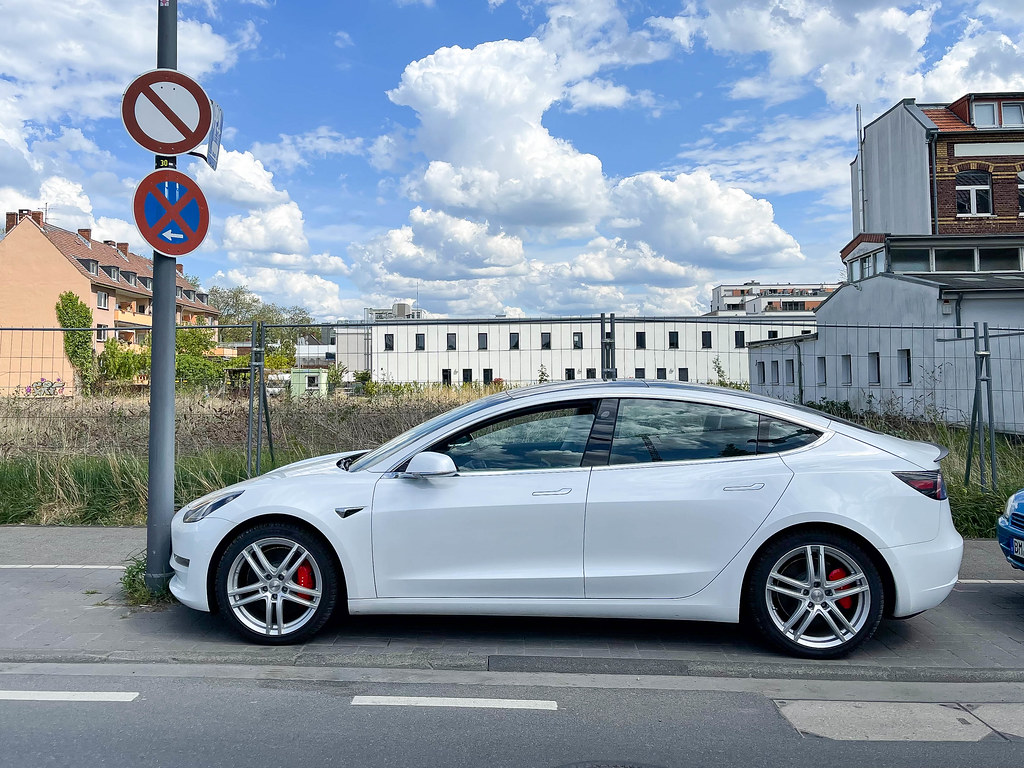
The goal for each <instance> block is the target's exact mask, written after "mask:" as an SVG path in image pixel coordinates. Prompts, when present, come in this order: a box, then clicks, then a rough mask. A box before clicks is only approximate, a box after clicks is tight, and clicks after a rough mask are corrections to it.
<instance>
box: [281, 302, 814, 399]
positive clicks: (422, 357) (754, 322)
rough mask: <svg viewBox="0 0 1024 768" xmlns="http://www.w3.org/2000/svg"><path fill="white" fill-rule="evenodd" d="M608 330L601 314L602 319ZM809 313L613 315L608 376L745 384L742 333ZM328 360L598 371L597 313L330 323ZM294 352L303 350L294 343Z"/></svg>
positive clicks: (401, 368)
mask: <svg viewBox="0 0 1024 768" xmlns="http://www.w3.org/2000/svg"><path fill="white" fill-rule="evenodd" d="M607 330H608V332H610V331H611V318H610V317H609V318H608V326H607ZM813 331H814V321H813V318H807V317H799V316H797V317H794V316H787V315H786V313H782V312H778V313H773V314H772V316H770V317H763V316H762V317H756V316H755V317H743V318H719V317H707V316H702V317H666V318H650V317H630V318H621V317H619V318H615V321H614V334H615V338H614V341H615V367H616V369H617V372H618V378H620V379H625V378H641V379H642V378H649V379H667V380H672V381H693V382H706V381H714V380H717V379H718V374H717V372H716V369H715V361H716V360H717V361H718V362H719V363H720V365H721V368H722V370H723V372H724V375H725V377H726V378H728V379H729V380H731V381H738V382H749V380H750V371H749V361H748V355H747V349H746V346H747V344H748V343H750V342H752V341H761V340H766V339H775V338H779V337H782V336H792V335H797V336H799V335H804V334H811V333H813ZM331 337H333V338H328V339H325V340H327V341H330V342H331V344H330V347H331V348H333V351H334V354H333V357H334V361H335V362H337V363H339V364H341V365H344V366H345V368H346V369H347V374H346V378H348V379H351V378H352V376H353V374H354V373H355V372H357V371H370V372H371V375H372V377H373V379H374V380H375V381H391V382H396V383H405V382H416V383H421V384H451V385H459V384H462V383H464V382H478V383H491V382H493V381H496V380H498V379H500V380H502V381H503V382H505V383H508V384H527V383H533V382H536V381H538V380H540V379H541V378H545V377H546V378H547V379H550V380H552V381H556V380H568V379H585V378H592V379H593V378H601V346H602V344H601V341H602V339H601V318H600V317H599V316H598V317H552V318H535V319H521V318H506V317H498V318H487V319H451V318H444V319H429V320H427V319H418V320H413V319H410V320H397V319H396V320H378V321H376V322H374V323H370V324H364V325H348V326H335V327H332V328H331ZM298 354H299V356H300V357H303V359H308V355H306V354H305V353H304V351H303V350H302V349H301V348H300V350H299V352H298Z"/></svg>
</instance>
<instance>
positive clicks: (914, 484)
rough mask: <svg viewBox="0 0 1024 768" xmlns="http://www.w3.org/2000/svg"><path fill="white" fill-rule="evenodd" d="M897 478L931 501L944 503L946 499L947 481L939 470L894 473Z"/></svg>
mask: <svg viewBox="0 0 1024 768" xmlns="http://www.w3.org/2000/svg"><path fill="white" fill-rule="evenodd" d="M893 474H894V475H896V477H898V478H899V479H900V480H902V481H903V482H904V483H906V484H907V485H909V486H910V487H911V488H913V489H914V490H915V491H918V492H920V493H923V494H924V495H925V496H927V497H928V498H929V499H935V500H936V501H942V500H943V499H944V498H946V481H945V480H943V479H942V473H941V472H939V471H938V470H934V471H932V472H893Z"/></svg>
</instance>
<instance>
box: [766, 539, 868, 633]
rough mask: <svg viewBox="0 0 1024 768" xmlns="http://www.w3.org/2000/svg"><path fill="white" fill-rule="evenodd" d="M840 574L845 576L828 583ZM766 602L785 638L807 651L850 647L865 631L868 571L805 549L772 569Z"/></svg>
mask: <svg viewBox="0 0 1024 768" xmlns="http://www.w3.org/2000/svg"><path fill="white" fill-rule="evenodd" d="M837 569H838V570H842V571H845V574H846V575H844V576H841V577H837V578H835V579H829V576H830V575H831V574H834V573H835V571H836V570H837ZM764 599H765V601H766V604H767V607H768V615H769V616H770V617H771V620H772V622H773V623H774V624H775V627H776V629H778V630H779V631H780V632H781V633H782V635H783V636H784V637H785V638H787V639H788V640H791V641H792V642H794V643H796V644H798V645H801V646H803V647H805V648H812V649H827V648H836V647H838V646H841V645H844V644H845V643H848V642H849V641H850V640H852V639H853V638H854V637H855V636H856V635H857V633H858V632H860V631H861V629H863V628H864V625H865V624H866V623H867V620H868V614H869V613H870V612H871V599H872V598H871V587H870V585H869V583H868V577H867V575H866V574H865V573H864V569H863V568H861V566H860V565H859V564H858V563H857V561H856V560H854V559H853V558H852V557H850V555H849V554H847V553H846V552H843V551H842V550H840V549H837V548H836V547H832V546H828V545H824V544H805V545H803V546H800V547H796V548H794V549H791V550H790V551H789V552H787V553H786V554H784V555H783V556H782V557H780V558H779V559H778V561H777V562H776V563H775V565H773V566H772V569H771V572H770V573H769V575H768V581H767V583H766V585H765V591H764ZM841 601H842V602H841ZM844 604H845V607H844Z"/></svg>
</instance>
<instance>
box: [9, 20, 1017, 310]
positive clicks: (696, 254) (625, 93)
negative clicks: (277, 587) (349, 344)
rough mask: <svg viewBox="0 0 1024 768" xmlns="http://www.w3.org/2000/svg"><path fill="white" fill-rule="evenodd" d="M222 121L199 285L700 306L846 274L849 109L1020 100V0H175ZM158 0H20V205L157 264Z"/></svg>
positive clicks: (487, 301) (586, 305)
mask: <svg viewBox="0 0 1024 768" xmlns="http://www.w3.org/2000/svg"><path fill="white" fill-rule="evenodd" d="M178 12H179V13H178V15H179V27H178V36H179V56H178V68H179V69H180V70H181V71H183V72H185V73H186V74H189V75H191V76H192V77H194V78H196V79H197V80H198V81H199V82H200V83H201V84H202V85H203V87H204V88H205V90H206V92H207V94H208V95H209V96H210V98H212V99H213V100H215V101H216V102H218V103H219V104H220V105H221V107H222V108H223V110H224V126H225V128H224V139H223V148H222V150H221V156H220V164H219V167H218V169H217V170H216V171H212V170H211V169H210V168H209V167H207V166H206V165H205V164H204V163H203V162H202V161H200V160H197V159H194V158H189V157H182V158H180V159H179V163H178V168H179V170H182V171H183V172H185V173H187V174H189V175H190V176H192V177H193V178H194V179H195V180H196V181H197V183H198V184H199V186H200V187H201V188H202V190H203V191H204V193H205V194H206V197H207V199H208V200H209V202H210V209H211V218H212V222H211V226H210V232H209V235H208V236H207V238H206V240H205V242H204V243H203V244H202V245H201V246H200V248H199V249H198V250H196V251H195V252H193V253H192V254H189V255H187V256H184V257H182V258H181V259H179V262H180V263H181V264H182V265H183V266H184V268H185V270H186V272H188V273H189V274H191V275H196V276H198V277H199V278H201V280H202V283H203V285H204V286H205V287H206V288H209V287H211V286H213V285H220V286H224V287H231V286H235V285H246V286H248V287H249V288H250V289H251V290H253V291H254V292H255V293H257V294H258V295H260V296H261V297H262V298H263V299H264V300H266V301H273V302H276V303H279V304H283V305H286V306H287V305H294V304H299V305H303V306H305V307H306V308H307V309H309V310H310V311H311V312H312V313H313V314H314V316H316V317H317V318H318V319H321V320H327V321H331V320H343V319H359V318H361V316H362V310H363V308H364V307H367V306H374V307H388V306H390V305H391V304H392V303H393V302H395V301H414V302H415V303H416V304H417V305H418V306H420V307H421V308H423V309H424V310H425V311H426V312H427V313H428V314H429V315H431V316H445V315H447V316H452V317H474V316H475V317H489V316H494V315H502V314H504V315H508V316H519V317H522V316H540V315H580V314H582V315H590V314H595V313H600V312H617V313H620V314H625V315H686V314H694V313H699V312H703V311H706V310H707V307H708V303H709V299H710V291H711V287H712V286H714V285H716V284H719V283H723V282H734V281H746V280H755V279H756V280H760V281H762V282H804V281H836V280H838V279H840V275H841V270H840V267H841V263H840V260H839V255H838V253H839V250H840V248H842V247H843V246H844V245H845V244H846V243H847V242H848V241H849V239H850V238H851V236H852V231H851V227H852V225H851V221H852V216H851V210H850V208H851V203H850V181H849V176H850V171H849V164H850V162H851V160H852V159H853V157H854V155H855V154H856V143H857V130H856V116H855V108H856V105H857V104H860V105H861V106H862V108H863V110H864V116H865V122H867V121H870V120H871V119H873V118H874V117H877V116H878V115H880V114H882V113H883V112H884V111H885V110H887V109H888V108H889V107H891V106H892V105H893V104H895V103H897V102H898V101H899V100H901V99H904V98H914V99H916V100H917V101H918V103H936V102H949V101H952V100H954V99H956V98H957V97H959V96H961V95H963V94H964V93H968V92H972V91H976V92H984V91H1002V90H1024V3H1022V2H1020V0H943V1H942V2H939V1H938V0H924V1H917V2H898V0H683V1H682V2H680V0H665V1H662V0H276V2H275V0H179V4H178ZM156 16H157V0H145V1H142V0H135V1H133V2H125V1H124V0H79V2H73V3H69V2H66V0H65V1H63V2H57V0H34V2H33V3H31V4H26V3H24V2H23V0H22V1H20V2H19V0H0V18H3V20H4V21H3V23H2V24H0V207H3V208H4V210H7V211H10V210H16V209H19V208H33V209H43V208H45V209H46V210H47V211H48V220H49V221H50V222H51V223H53V224H56V225H58V226H62V227H65V228H67V229H72V230H74V229H78V228H84V227H91V228H92V229H93V237H94V238H96V239H100V240H103V239H108V240H115V241H118V242H123V241H128V242H129V243H130V244H131V248H132V250H133V251H135V252H138V253H142V254H144V255H147V256H148V255H150V254H151V251H149V250H148V249H147V248H146V247H145V244H144V242H143V240H142V237H141V235H140V234H139V233H138V231H137V229H136V228H135V225H134V223H133V222H132V214H131V201H132V195H133V193H134V190H135V187H136V186H137V185H138V183H139V181H140V180H141V179H142V178H143V177H144V176H145V175H146V174H147V173H148V172H150V171H151V170H152V167H153V159H152V155H151V154H148V153H147V152H146V151H145V150H143V149H141V148H140V147H138V146H137V145H136V144H135V143H134V142H133V141H132V140H131V138H130V137H129V136H128V135H127V133H126V131H125V128H124V126H123V124H122V122H121V118H120V100H121V96H122V94H123V92H124V89H125V88H126V87H127V85H128V83H129V82H130V81H131V80H132V79H133V78H134V77H136V76H137V75H139V74H142V73H143V72H146V71H149V70H151V69H154V68H155V62H156Z"/></svg>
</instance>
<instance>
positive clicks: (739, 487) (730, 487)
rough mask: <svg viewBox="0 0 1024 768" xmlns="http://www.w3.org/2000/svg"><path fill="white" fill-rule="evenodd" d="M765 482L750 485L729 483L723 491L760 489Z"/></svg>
mask: <svg viewBox="0 0 1024 768" xmlns="http://www.w3.org/2000/svg"><path fill="white" fill-rule="evenodd" d="M762 488H764V483H751V484H750V485H727V486H725V488H723V489H722V490H723V491H760V490H761V489H762Z"/></svg>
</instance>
